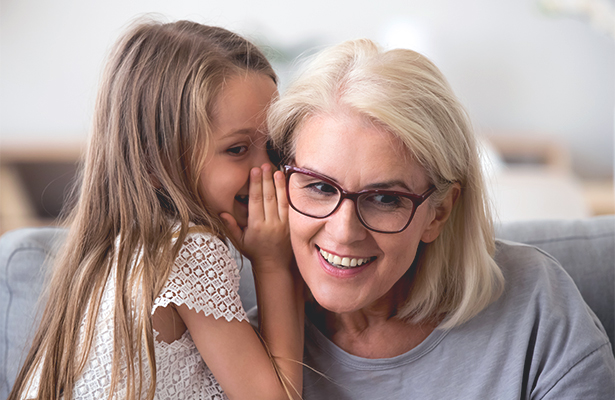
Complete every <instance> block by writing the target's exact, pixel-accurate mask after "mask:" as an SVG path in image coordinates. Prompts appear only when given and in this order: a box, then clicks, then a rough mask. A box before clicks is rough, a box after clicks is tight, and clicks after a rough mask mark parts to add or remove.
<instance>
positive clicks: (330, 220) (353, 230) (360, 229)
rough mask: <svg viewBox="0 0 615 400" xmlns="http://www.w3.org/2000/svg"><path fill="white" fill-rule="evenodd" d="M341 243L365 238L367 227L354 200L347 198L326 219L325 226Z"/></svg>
mask: <svg viewBox="0 0 615 400" xmlns="http://www.w3.org/2000/svg"><path fill="white" fill-rule="evenodd" d="M325 229H326V230H327V231H328V232H329V234H330V235H331V237H332V238H333V239H335V240H336V241H337V242H338V243H340V244H350V243H352V242H355V241H359V240H362V239H365V237H366V235H367V228H365V227H364V226H363V224H362V223H361V221H359V217H358V216H357V212H356V210H355V205H354V203H353V201H352V200H350V199H345V200H343V201H342V204H340V206H339V207H338V209H337V210H335V212H334V213H333V214H331V215H330V216H329V217H327V220H326V228H325Z"/></svg>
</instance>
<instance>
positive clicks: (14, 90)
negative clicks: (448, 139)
mask: <svg viewBox="0 0 615 400" xmlns="http://www.w3.org/2000/svg"><path fill="white" fill-rule="evenodd" d="M606 1H608V2H610V3H609V4H615V2H614V0H606ZM538 3H539V0H498V1H493V0H380V1H369V2H367V1H366V2H365V4H362V3H361V2H357V1H356V0H341V1H339V0H338V1H336V0H311V1H309V2H308V1H302V2H291V1H280V0H259V1H251V0H236V1H232V0H218V1H216V2H213V1H204V0H174V1H151V0H106V1H93V0H54V1H43V0H1V2H0V135H1V140H2V145H3V146H6V147H11V146H18V145H28V146H30V145H34V146H46V145H49V144H63V143H71V142H74V141H83V140H84V138H85V136H86V134H87V130H88V126H89V119H90V116H91V108H92V103H93V98H94V95H95V91H96V85H97V81H98V76H99V71H100V69H101V65H102V62H103V60H104V56H105V53H106V51H107V49H108V48H109V46H110V45H111V44H112V43H113V41H114V40H115V39H116V38H117V36H118V35H119V34H120V32H121V31H122V28H123V27H125V26H126V24H127V23H128V22H129V21H130V20H132V19H133V18H134V17H135V16H137V15H141V14H143V13H148V12H157V13H161V14H162V15H164V16H166V17H168V18H169V19H172V20H174V19H178V18H188V19H192V20H196V21H199V22H203V23H209V24H216V25H221V26H224V27H227V28H229V29H233V30H236V31H239V32H240V33H243V34H245V35H247V36H250V37H252V38H254V39H255V40H258V41H260V42H264V43H267V44H268V45H270V46H272V47H273V48H274V49H277V50H278V51H281V52H283V53H284V54H286V55H288V56H290V55H294V54H296V53H297V52H299V51H300V50H305V49H306V48H309V47H314V46H322V45H326V44H332V43H336V42H339V41H342V40H345V39H350V38H356V37H369V38H372V39H375V40H378V41H380V42H381V43H382V44H383V45H391V46H392V45H403V46H410V47H413V48H414V49H416V50H419V51H422V52H424V53H425V54H426V55H428V56H429V57H431V58H432V59H433V60H434V61H435V62H436V64H437V65H439V66H440V68H441V69H442V70H443V72H444V73H445V74H446V75H447V76H448V77H449V80H450V81H451V84H452V85H453V87H454V88H455V90H456V92H457V94H458V95H459V96H460V98H461V99H462V101H463V102H464V103H465V104H466V106H467V107H468V109H469V111H470V114H471V116H472V118H473V120H474V122H475V125H476V126H477V127H478V129H479V130H481V131H483V132H487V133H494V134H497V133H498V132H501V131H521V132H538V133H540V134H547V135H550V136H554V137H557V138H559V139H561V140H562V141H563V142H564V143H565V144H567V145H568V146H570V148H571V150H572V152H573V153H572V154H573V160H574V167H575V170H576V171H577V172H578V173H579V174H580V175H582V176H585V177H590V176H591V177H608V176H611V175H612V173H613V150H614V144H613V126H614V115H613V114H614V109H615V90H614V89H615V49H614V47H615V46H614V40H613V38H612V37H610V36H608V35H607V34H605V33H602V32H599V31H598V30H595V29H593V28H592V27H591V26H590V24H588V23H587V22H586V21H584V20H582V19H581V18H571V17H566V16H553V15H549V14H547V13H544V12H542V11H541V9H540V7H539V4H538ZM277 65H278V66H279V67H280V71H281V72H282V77H283V79H285V78H286V69H287V67H286V66H283V65H281V64H279V63H278V64H277Z"/></svg>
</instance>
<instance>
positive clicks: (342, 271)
mask: <svg viewBox="0 0 615 400" xmlns="http://www.w3.org/2000/svg"><path fill="white" fill-rule="evenodd" d="M316 254H317V257H318V259H319V261H320V265H321V267H322V268H323V270H324V271H325V272H327V273H328V274H329V275H333V276H335V277H338V278H349V277H353V276H356V275H358V274H360V273H361V272H363V271H364V270H365V269H366V268H368V267H369V266H370V265H372V262H373V261H374V260H376V257H367V258H353V257H340V256H338V255H335V254H331V253H329V252H327V251H325V250H322V249H321V248H320V247H318V246H316Z"/></svg>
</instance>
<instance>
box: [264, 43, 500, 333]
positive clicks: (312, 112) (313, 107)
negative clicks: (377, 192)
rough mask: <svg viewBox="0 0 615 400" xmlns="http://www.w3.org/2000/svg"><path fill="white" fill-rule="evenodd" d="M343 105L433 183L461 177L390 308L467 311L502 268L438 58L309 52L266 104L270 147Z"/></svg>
mask: <svg viewBox="0 0 615 400" xmlns="http://www.w3.org/2000/svg"><path fill="white" fill-rule="evenodd" d="M348 110H350V111H351V112H353V113H354V114H358V115H361V116H362V117H364V118H366V119H368V120H369V121H372V122H373V123H375V124H376V125H377V126H379V127H382V128H384V129H385V130H387V131H388V132H390V133H391V134H393V135H394V136H396V137H397V138H399V139H400V140H401V141H402V142H403V143H404V144H405V145H406V147H407V149H408V151H409V152H410V154H411V155H412V157H413V158H414V159H415V160H416V161H417V162H418V163H419V164H420V165H421V166H422V168H424V170H425V172H426V174H427V177H428V179H429V181H430V182H431V183H432V184H434V185H435V186H436V187H437V191H436V193H435V194H434V195H433V196H432V197H431V198H430V203H431V204H432V205H437V204H438V203H439V202H441V201H442V199H443V198H444V196H445V195H446V193H447V191H448V190H449V189H450V187H451V182H458V183H459V184H460V185H461V194H460V195H459V198H458V199H457V201H456V203H455V205H454V207H453V210H452V213H451V215H450V217H449V220H448V221H447V222H446V225H445V227H444V229H443V231H442V232H441V234H440V235H439V236H438V238H437V239H436V240H435V241H433V242H432V243H425V244H422V245H421V248H422V250H421V251H420V252H419V255H418V259H417V272H416V275H415V278H414V281H413V284H412V289H411V290H410V292H409V296H408V299H407V301H406V303H405V304H404V305H403V306H402V307H400V308H399V309H398V314H397V315H398V317H400V318H404V319H408V320H411V321H413V322H420V321H424V320H427V319H430V318H434V317H437V316H440V315H444V314H445V315H446V320H445V323H444V324H443V325H442V326H443V327H452V326H455V325H459V324H461V323H463V322H464V321H467V320H468V319H470V318H471V317H472V316H474V315H476V314H477V313H478V312H479V311H481V310H482V309H483V308H485V307H486V306H487V305H488V304H489V303H490V302H492V301H493V300H494V299H495V298H497V297H498V296H499V295H500V294H501V291H502V288H503V283H504V282H503V276H502V273H501V271H500V269H499V268H498V266H497V265H496V264H495V262H494V260H493V254H494V252H495V243H494V234H493V226H492V219H491V214H490V211H489V206H488V203H487V200H486V194H485V188H484V184H483V177H482V172H481V165H480V162H479V154H478V149H477V142H476V139H475V137H474V133H473V130H472V128H471V126H470V123H469V120H468V118H467V116H466V113H465V111H464V109H463V107H462V106H461V105H460V103H459V101H458V100H457V99H456V97H455V96H454V94H453V92H452V90H451V88H450V86H449V84H448V83H447V81H446V79H445V78H444V76H443V75H442V73H441V72H440V71H439V70H438V68H437V67H436V66H435V65H434V64H433V63H432V62H431V61H429V60H428V59H427V58H426V57H424V56H423V55H421V54H418V53H416V52H414V51H411V50H405V49H396V50H390V51H382V50H381V49H380V48H379V47H378V46H377V45H376V44H375V43H373V42H371V41H369V40H355V41H349V42H345V43H342V44H341V45H338V46H334V47H332V48H329V49H326V50H324V51H323V52H321V53H320V54H318V55H317V56H316V57H315V58H314V59H313V60H311V63H309V65H308V66H307V68H306V69H305V70H304V71H303V73H302V74H301V75H300V76H299V78H298V79H297V80H296V81H295V82H293V83H292V84H291V85H290V86H289V87H288V89H287V90H286V92H285V93H284V95H283V96H282V98H281V99H280V100H279V101H278V102H277V103H276V104H275V105H274V106H273V107H272V108H271V109H270V112H269V118H268V125H269V130H270V135H271V138H272V141H273V143H274V145H275V147H276V148H277V149H278V151H279V152H280V153H281V154H283V156H284V157H285V160H286V161H288V162H292V160H293V159H294V154H295V146H296V140H297V132H299V131H300V129H301V126H302V124H304V123H305V122H306V121H307V120H309V119H310V118H312V117H314V116H317V115H335V114H336V113H339V112H345V111H348Z"/></svg>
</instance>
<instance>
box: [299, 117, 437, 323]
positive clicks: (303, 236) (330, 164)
mask: <svg viewBox="0 0 615 400" xmlns="http://www.w3.org/2000/svg"><path fill="white" fill-rule="evenodd" d="M296 146H297V147H296V153H295V165H296V166H297V167H301V168H305V169H308V170H311V171H314V172H317V173H319V174H321V175H324V176H326V177H328V178H329V179H331V180H332V181H334V182H335V183H337V184H338V185H339V186H341V187H342V188H344V189H345V190H348V191H354V192H358V191H360V190H363V189H388V190H395V191H401V192H407V193H414V194H421V193H423V192H425V191H426V190H427V189H428V188H429V187H430V183H429V181H428V180H427V177H426V174H425V173H424V171H423V169H422V168H421V167H420V166H419V165H418V164H417V163H416V162H415V161H414V160H413V158H412V157H411V156H410V155H409V154H408V152H407V151H405V150H403V149H405V146H404V145H403V144H402V143H401V141H399V139H397V138H395V137H394V136H393V135H391V134H390V133H388V132H386V131H385V130H383V129H381V128H379V127H376V126H374V125H373V124H370V123H368V122H366V121H365V120H364V119H363V118H361V117H359V116H357V115H353V114H350V115H348V114H345V113H344V114H335V115H327V116H315V117H312V118H311V119H309V120H307V121H306V122H305V123H304V125H303V126H302V127H301V128H300V129H299V131H298V132H297V143H296ZM435 217H436V211H435V208H434V207H432V206H431V205H430V204H429V202H428V201H426V202H425V203H423V204H421V205H420V206H419V207H418V208H417V210H416V213H415V215H414V218H413V219H412V222H411V223H410V225H409V226H408V227H407V228H406V229H405V230H404V231H402V232H400V233H394V234H386V233H377V232H373V231H371V230H369V229H367V228H366V227H365V226H363V225H362V224H361V222H360V221H359V219H358V217H357V215H356V212H355V206H354V204H353V202H352V200H349V199H346V200H344V201H343V202H342V203H341V204H340V206H339V208H338V209H337V211H335V212H334V213H333V214H331V215H330V216H329V217H326V218H323V219H315V218H311V217H308V216H305V215H302V214H299V213H298V212H297V211H295V210H293V209H291V211H290V214H289V222H290V233H291V241H292V245H293V251H294V253H295V258H296V260H297V264H298V267H299V270H300V272H301V275H302V276H303V279H304V280H305V282H306V283H307V285H308V287H309V288H310V290H311V292H312V294H313V295H314V298H315V299H316V301H317V302H318V303H319V304H320V305H321V306H323V307H324V308H325V309H327V310H329V311H332V312H335V313H338V314H339V313H347V312H354V311H359V310H363V309H370V308H374V307H375V308H380V307H394V306H396V304H395V302H396V301H398V299H399V297H398V295H403V294H402V291H404V290H406V289H407V285H405V284H404V283H407V282H405V281H400V279H401V278H402V276H404V274H405V273H406V271H408V269H409V267H410V266H411V265H412V262H413V260H414V258H415V256H416V253H417V248H418V246H419V243H420V242H421V241H424V242H430V241H433V240H434V239H435V237H437V234H438V233H439V231H438V229H437V227H436V226H435V225H437V224H434V220H435ZM323 252H324V257H323ZM329 255H333V256H338V257H339V258H340V261H337V262H338V263H341V262H342V261H341V259H343V258H348V259H349V261H350V265H359V266H356V267H352V268H342V267H341V266H339V265H336V264H335V259H334V260H333V262H329V261H327V259H326V258H325V257H329ZM353 259H355V260H354V262H353ZM366 261H367V262H366ZM364 262H366V263H364ZM362 263H364V264H362ZM361 264H362V265H361ZM397 282H400V285H395V284H396V283H397ZM398 289H399V290H400V292H398V291H397V290H398Z"/></svg>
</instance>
